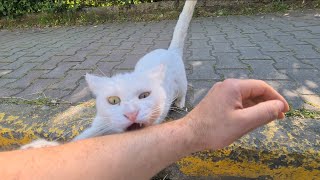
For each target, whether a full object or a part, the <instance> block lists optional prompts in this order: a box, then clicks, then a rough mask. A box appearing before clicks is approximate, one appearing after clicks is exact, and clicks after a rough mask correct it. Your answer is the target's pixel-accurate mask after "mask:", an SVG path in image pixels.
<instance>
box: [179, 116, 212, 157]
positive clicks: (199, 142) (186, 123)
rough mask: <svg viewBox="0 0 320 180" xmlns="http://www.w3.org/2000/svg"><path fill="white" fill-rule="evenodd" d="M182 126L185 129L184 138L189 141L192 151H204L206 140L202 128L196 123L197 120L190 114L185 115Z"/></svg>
mask: <svg viewBox="0 0 320 180" xmlns="http://www.w3.org/2000/svg"><path fill="white" fill-rule="evenodd" d="M179 121H180V122H181V124H182V125H181V126H182V127H183V129H184V134H185V135H184V138H185V139H186V141H188V142H189V147H188V148H189V150H190V152H191V153H194V152H198V151H202V150H204V149H205V148H206V144H205V143H206V141H205V137H204V136H203V134H201V130H199V128H198V127H197V125H196V123H195V122H196V120H195V119H193V118H192V117H190V116H185V117H183V118H182V119H181V120H179Z"/></svg>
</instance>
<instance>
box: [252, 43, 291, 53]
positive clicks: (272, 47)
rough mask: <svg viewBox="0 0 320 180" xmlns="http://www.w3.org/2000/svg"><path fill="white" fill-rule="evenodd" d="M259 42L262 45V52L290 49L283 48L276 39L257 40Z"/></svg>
mask: <svg viewBox="0 0 320 180" xmlns="http://www.w3.org/2000/svg"><path fill="white" fill-rule="evenodd" d="M257 44H258V45H259V46H260V47H261V51H262V52H266V51H273V52H278V51H288V50H287V49H284V48H282V47H281V46H279V45H278V44H277V42H275V41H264V42H257Z"/></svg>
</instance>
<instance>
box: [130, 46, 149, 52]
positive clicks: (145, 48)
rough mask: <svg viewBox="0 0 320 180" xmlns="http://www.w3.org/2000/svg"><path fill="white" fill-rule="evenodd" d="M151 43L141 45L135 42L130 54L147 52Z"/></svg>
mask: <svg viewBox="0 0 320 180" xmlns="http://www.w3.org/2000/svg"><path fill="white" fill-rule="evenodd" d="M151 47H152V46H151V45H141V44H136V45H135V46H134V48H133V50H132V51H130V54H141V53H145V54H146V53H147V52H149V48H151Z"/></svg>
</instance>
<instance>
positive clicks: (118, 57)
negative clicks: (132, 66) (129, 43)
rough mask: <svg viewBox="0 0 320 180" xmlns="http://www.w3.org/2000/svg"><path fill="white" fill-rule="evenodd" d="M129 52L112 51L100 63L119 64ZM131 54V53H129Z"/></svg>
mask: <svg viewBox="0 0 320 180" xmlns="http://www.w3.org/2000/svg"><path fill="white" fill-rule="evenodd" d="M130 51H131V50H114V51H112V52H110V54H109V55H108V56H105V57H104V58H103V59H101V60H100V61H104V62H120V61H122V60H123V58H124V56H125V55H126V54H128V53H129V52H130ZM130 53H131V52H130Z"/></svg>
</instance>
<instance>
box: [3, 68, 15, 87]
mask: <svg viewBox="0 0 320 180" xmlns="http://www.w3.org/2000/svg"><path fill="white" fill-rule="evenodd" d="M0 72H1V70H0ZM0 76H1V75H0ZM16 80H17V79H5V78H0V87H3V86H5V85H6V84H9V83H12V82H14V81H16Z"/></svg>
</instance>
